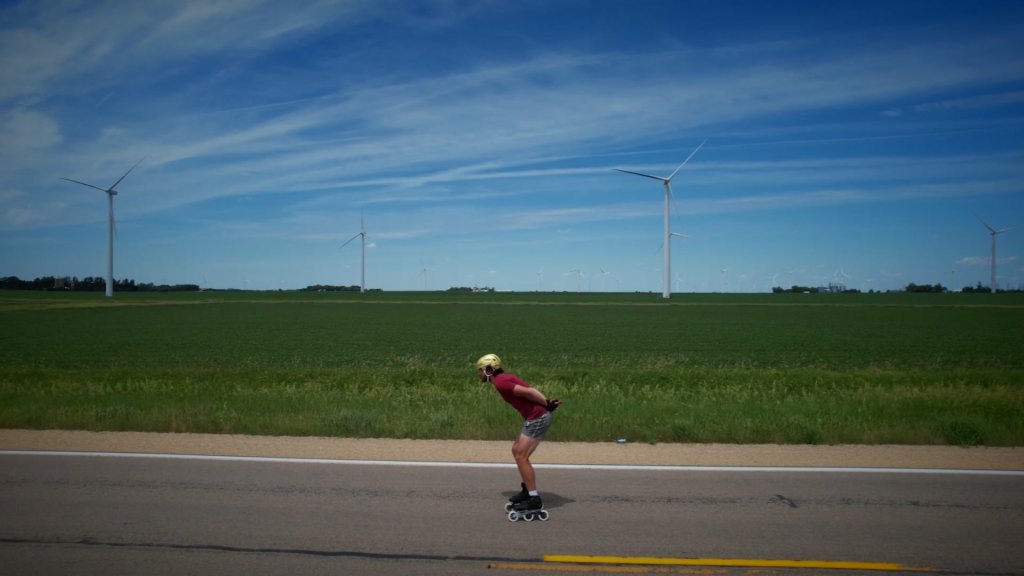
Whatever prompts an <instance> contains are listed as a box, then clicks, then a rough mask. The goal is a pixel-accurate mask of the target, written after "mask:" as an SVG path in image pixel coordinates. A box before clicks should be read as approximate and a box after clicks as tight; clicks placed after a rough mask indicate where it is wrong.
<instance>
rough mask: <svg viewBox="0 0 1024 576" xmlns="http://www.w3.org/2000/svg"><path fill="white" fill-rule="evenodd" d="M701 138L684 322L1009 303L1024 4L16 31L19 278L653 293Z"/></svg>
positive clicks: (3, 87) (680, 220) (1014, 265)
mask: <svg viewBox="0 0 1024 576" xmlns="http://www.w3.org/2000/svg"><path fill="white" fill-rule="evenodd" d="M705 139H706V140H707V143H706V144H705V145H704V147H703V148H702V149H701V150H700V151H699V152H698V153H697V154H696V155H695V156H694V157H693V159H692V160H690V162H689V163H688V164H687V165H686V167H685V168H684V169H683V170H682V171H681V172H679V174H678V175H677V176H676V177H675V179H674V180H673V183H672V185H673V191H674V200H673V203H672V210H671V221H672V229H673V231H674V232H679V233H684V234H686V235H687V236H688V237H687V238H674V239H673V243H672V252H671V255H672V276H673V278H672V287H673V291H677V292H712V291H722V290H726V291H742V292H749V291H762V292H763V291H768V290H770V288H771V286H772V285H773V284H777V285H783V286H790V285H792V284H800V285H822V284H827V283H828V282H830V281H835V280H841V281H843V282H844V283H845V284H847V285H848V286H851V287H854V288H859V289H863V290H871V289H874V290H887V289H895V288H901V287H903V286H905V285H906V284H908V283H910V282H915V283H918V284H925V283H928V284H931V283H942V284H944V285H947V286H948V285H952V286H954V287H956V288H959V287H962V286H964V285H972V286H973V285H975V284H976V283H978V282H982V283H983V284H985V285H988V283H989V248H990V237H989V234H988V232H987V230H986V229H985V228H984V226H983V225H982V224H981V223H980V222H979V221H978V219H977V218H976V216H975V215H976V214H977V215H978V216H980V217H981V218H984V219H985V220H987V221H988V222H990V223H991V224H992V225H993V226H995V227H997V228H1005V227H1011V226H1024V3H1022V2H1014V1H1010V0H1006V1H987V0H981V1H979V0H971V1H965V2H943V1H939V0H934V1H910V0H906V1H893V2H881V1H880V2H863V1H857V2H843V1H837V2H817V1H811V2H793V1H784V0H783V1H772V2H729V1H712V0H707V1H703V0H691V1H686V0H677V1H667V2H654V1H643V0H641V1H628V2H627V1H611V0H591V1H578V2H577V1H557V0H544V1H532V0H524V1H520V0H517V1H514V2H513V1H508V0H499V1H494V2H489V1H486V0H483V1H472V2H462V1H458V0H449V1H437V2H419V1H413V0H396V1H392V0H372V1H357V0H352V1H304V2H276V1H266V2H260V1H250V2H245V1H222V2H188V1H179V0H173V1H159V0H152V1H147V2H123V1H103V0H93V1H82V2H62V1H42V2H38V1H26V2H20V3H19V2H13V3H12V2H7V3H4V4H3V6H2V7H0V276H9V275H13V276H19V277H21V278H23V279H31V278H35V277H39V276H50V275H71V276H78V277H85V276H103V275H104V274H105V269H106V217H107V212H106V211H107V203H106V198H105V195H104V194H103V193H102V192H100V191H98V190H92V189H89V188H86V187H83V186H79V185H76V184H73V183H70V182H66V181H64V180H61V179H60V178H61V177H66V178H72V179H76V180H81V181H85V182H89V183H93V184H96V185H97V186H100V187H103V188H105V187H107V186H110V185H111V184H113V183H114V182H115V181H116V180H117V179H118V178H119V177H120V176H121V175H122V174H124V172H125V171H126V170H128V168H130V167H131V166H132V165H133V164H135V163H136V162H138V161H139V160H140V159H142V158H145V159H144V160H143V161H142V162H141V164H139V166H138V167H137V168H136V169H135V170H134V171H133V172H132V173H131V174H130V175H129V176H128V177H127V178H125V180H124V181H123V182H122V183H121V184H120V185H119V186H118V191H119V194H118V196H117V197H116V199H115V212H116V215H117V229H118V235H117V239H116V245H115V264H114V276H115V277H116V278H132V279H135V280H136V281H139V282H153V283H195V284H200V285H202V286H205V287H212V288H249V289H278V288H284V289H290V288H301V287H305V286H307V285H312V284H335V285H357V284H359V281H360V278H359V258H360V256H359V254H360V250H359V240H358V239H356V241H354V242H352V243H350V244H348V245H347V246H344V247H343V246H342V245H343V244H344V243H345V242H346V241H347V240H349V239H350V238H352V236H353V235H355V234H357V233H358V232H359V226H360V216H361V215H362V216H363V217H364V218H365V227H366V228H365V229H366V232H367V236H366V242H367V250H366V254H367V260H366V284H367V287H368V288H382V289H384V290H389V291H391V290H422V289H424V288H426V289H430V290H439V289H447V288H448V287H450V286H489V287H494V288H496V289H499V290H537V289H542V290H566V291H576V290H577V289H579V290H581V291H602V290H605V291H630V292H632V291H652V292H659V291H660V290H661V283H662V280H661V278H662V252H661V244H662V206H663V204H662V201H663V191H662V187H661V185H660V183H658V182H657V181H655V180H649V179H645V178H640V177H636V176H630V175H627V174H623V173H620V172H615V171H613V168H623V169H627V170H634V171H640V172H647V173H652V174H657V175H662V176H667V175H668V174H670V173H671V172H672V171H673V170H674V169H675V168H676V166H678V165H679V163H681V162H682V161H683V160H684V159H685V158H686V157H687V156H688V155H689V154H690V153H691V152H692V151H693V150H694V149H695V148H696V147H697V146H698V145H699V144H700V143H701V142H703V141H704V140H705ZM997 263H998V269H999V280H998V283H999V286H1000V287H1011V288H1016V287H1020V286H1024V229H1022V230H1016V231H1011V232H1007V233H1005V234H1002V235H1000V236H999V240H998V258H997ZM576 270H578V271H579V272H578V273H577V272H574V271H576ZM424 271H426V273H424Z"/></svg>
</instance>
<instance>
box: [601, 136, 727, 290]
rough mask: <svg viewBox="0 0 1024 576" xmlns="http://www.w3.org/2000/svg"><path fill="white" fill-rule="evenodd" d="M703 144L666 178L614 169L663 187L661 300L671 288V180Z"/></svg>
mask: <svg viewBox="0 0 1024 576" xmlns="http://www.w3.org/2000/svg"><path fill="white" fill-rule="evenodd" d="M704 142H707V140H704ZM704 142H701V143H700V146H697V148H696V149H695V150H694V151H693V152H691V153H690V155H689V156H688V157H687V158H686V160H683V163H682V164H680V165H679V167H678V168H676V169H675V171H674V172H672V174H671V175H669V177H668V178H662V177H661V176H652V175H651V174H644V173H642V172H633V171H632V170H622V169H620V168H615V170H616V171H618V172H625V173H626V174H633V175H635V176H643V177H644V178H651V179H654V180H659V181H661V183H662V184H663V185H664V186H665V233H664V234H665V237H664V240H663V242H664V245H665V266H664V269H663V270H662V280H663V283H662V290H661V297H662V298H669V297H671V293H672V287H671V283H670V280H671V278H672V270H671V268H672V245H671V244H670V243H669V242H670V241H671V239H672V228H671V226H670V224H669V206H670V204H671V201H672V179H673V178H675V176H676V174H678V173H679V171H680V170H682V169H683V166H686V163H687V162H689V161H690V158H693V155H694V154H696V153H697V151H698V150H700V149H701V147H703V146H704Z"/></svg>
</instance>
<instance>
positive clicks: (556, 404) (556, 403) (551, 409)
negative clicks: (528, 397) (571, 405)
mask: <svg viewBox="0 0 1024 576" xmlns="http://www.w3.org/2000/svg"><path fill="white" fill-rule="evenodd" d="M561 405H562V401H561V400H548V404H547V409H548V412H554V411H555V409H556V408H558V407H559V406H561Z"/></svg>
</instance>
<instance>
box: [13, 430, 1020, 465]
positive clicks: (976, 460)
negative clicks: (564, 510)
mask: <svg viewBox="0 0 1024 576" xmlns="http://www.w3.org/2000/svg"><path fill="white" fill-rule="evenodd" d="M511 445H512V442H511V439H510V440H509V441H508V442H485V441H465V440H394V439H382V438H368V439H367V438H308V437H301V438H300V437H279V436H243V435H230V434H223V435H221V434H163V433H145V432H84V431H67V430H0V450H52V451H76V452H121V453H167V454H198V455H215V456H262V457H279V458H320V459H332V460H383V461H417V462H470V463H511V462H512V457H511ZM532 460H533V462H534V463H535V464H592V465H596V464H603V465H634V466H635V465H647V466H779V467H793V466H809V467H819V466H821V467H856V468H862V467H864V468H890V467H892V468H925V469H938V468H941V469H969V470H1024V447H1014V448H993V447H974V448H959V447H952V446H892V445H889V446H850V445H842V446H803V445H801V446H789V445H784V446H783V445H734V444H637V443H629V442H627V443H622V444H620V443H610V442H593V443H591V442H545V443H543V444H541V446H540V448H539V449H538V450H537V452H536V453H535V454H534V456H533V458H532Z"/></svg>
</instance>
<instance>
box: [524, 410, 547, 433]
mask: <svg viewBox="0 0 1024 576" xmlns="http://www.w3.org/2000/svg"><path fill="white" fill-rule="evenodd" d="M548 428H551V412H548V413H547V414H544V415H543V416H541V417H540V418H534V419H533V420H527V421H526V422H524V423H523V435H525V436H529V437H530V438H536V439H537V440H543V439H544V437H545V436H547V434H548Z"/></svg>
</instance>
